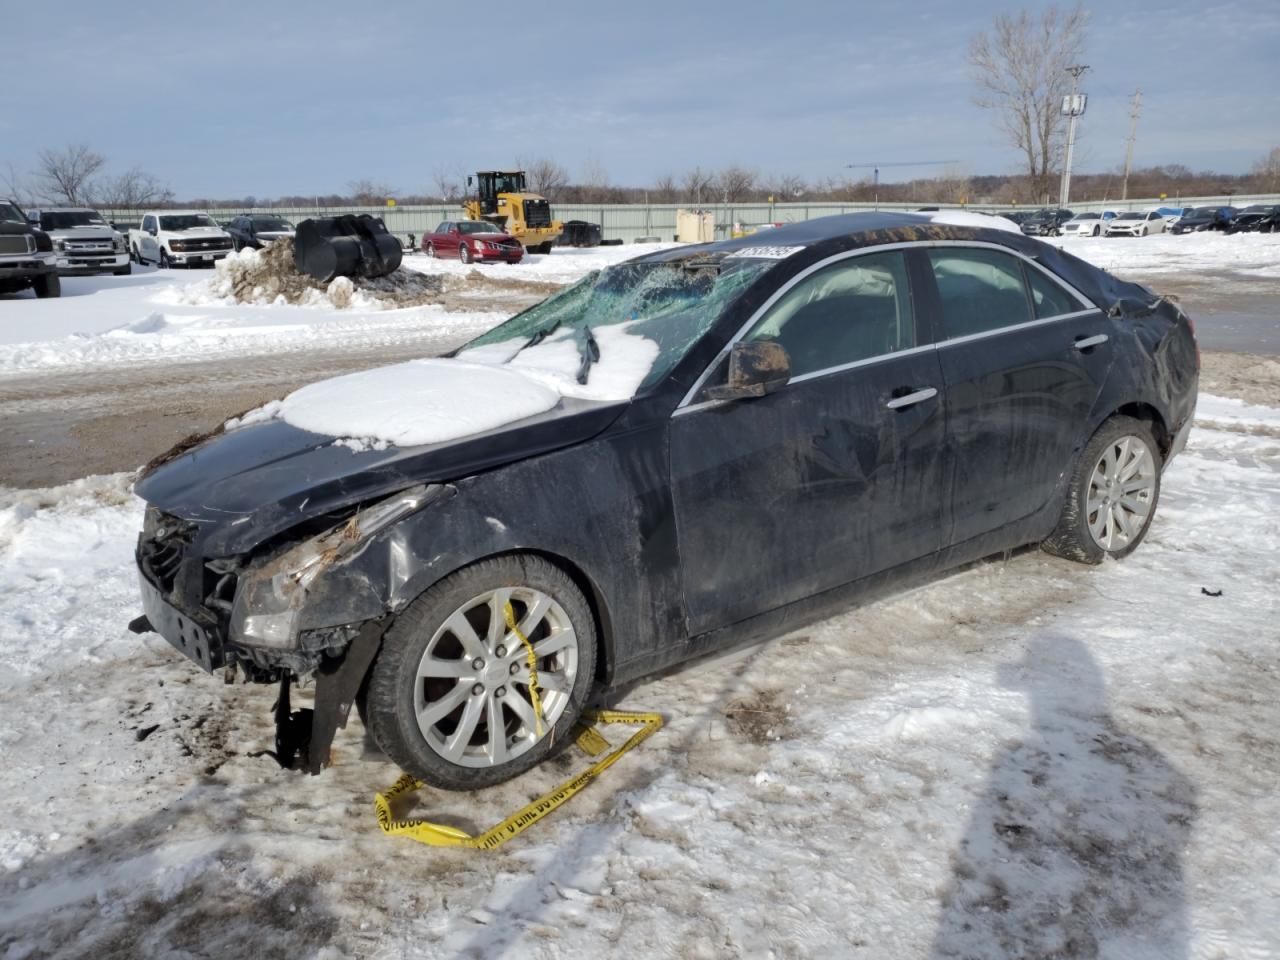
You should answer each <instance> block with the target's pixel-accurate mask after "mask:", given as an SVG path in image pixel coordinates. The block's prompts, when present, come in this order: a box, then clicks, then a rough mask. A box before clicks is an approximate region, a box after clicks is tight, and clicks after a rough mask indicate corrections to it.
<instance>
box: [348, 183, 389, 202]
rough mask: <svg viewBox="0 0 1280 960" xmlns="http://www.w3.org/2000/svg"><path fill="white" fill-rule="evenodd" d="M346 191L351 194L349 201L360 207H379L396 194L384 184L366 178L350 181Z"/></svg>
mask: <svg viewBox="0 0 1280 960" xmlns="http://www.w3.org/2000/svg"><path fill="white" fill-rule="evenodd" d="M347 189H348V190H349V191H350V192H351V199H352V200H354V201H355V202H356V203H357V204H359V205H360V206H362V207H374V206H381V205H382V204H384V203H386V202H387V198H388V197H391V196H393V195H394V194H395V192H396V191H395V188H394V187H391V186H389V185H388V184H386V183H385V182H383V181H381V180H370V179H368V178H363V179H360V180H352V181H350V182H349V183H348V184H347Z"/></svg>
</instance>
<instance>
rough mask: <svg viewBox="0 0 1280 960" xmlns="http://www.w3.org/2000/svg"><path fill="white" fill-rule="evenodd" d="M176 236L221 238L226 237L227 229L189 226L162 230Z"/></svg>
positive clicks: (208, 238)
mask: <svg viewBox="0 0 1280 960" xmlns="http://www.w3.org/2000/svg"><path fill="white" fill-rule="evenodd" d="M160 232H161V233H163V234H168V235H170V236H174V237H182V238H183V239H185V240H221V239H222V238H223V237H225V236H226V235H227V234H226V231H224V230H221V229H219V228H218V227H188V228H187V229H185V230H164V229H162V230H161V231H160Z"/></svg>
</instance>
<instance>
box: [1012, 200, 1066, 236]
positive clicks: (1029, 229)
mask: <svg viewBox="0 0 1280 960" xmlns="http://www.w3.org/2000/svg"><path fill="white" fill-rule="evenodd" d="M1074 216H1075V214H1074V213H1072V212H1071V211H1070V210H1054V209H1052V208H1047V207H1046V208H1045V209H1044V210H1037V211H1036V212H1035V213H1033V214H1031V216H1029V217H1027V218H1026V219H1025V220H1023V221H1022V222H1021V223H1020V224H1019V226H1021V227H1022V232H1023V233H1025V234H1026V235H1027V236H1029V237H1060V236H1062V225H1063V224H1064V223H1066V222H1067V221H1068V220H1070V219H1071V218H1072V217H1074Z"/></svg>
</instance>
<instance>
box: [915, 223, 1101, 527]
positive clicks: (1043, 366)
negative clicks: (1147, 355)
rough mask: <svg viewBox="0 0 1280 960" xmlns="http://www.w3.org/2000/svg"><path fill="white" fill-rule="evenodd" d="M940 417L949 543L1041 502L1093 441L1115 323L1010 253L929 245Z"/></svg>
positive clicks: (1023, 514)
mask: <svg viewBox="0 0 1280 960" xmlns="http://www.w3.org/2000/svg"><path fill="white" fill-rule="evenodd" d="M928 262H929V266H930V268H931V269H930V270H929V275H930V277H931V278H932V280H933V290H932V291H930V293H929V294H928V295H925V296H922V297H921V298H920V299H921V300H922V301H923V302H925V303H928V304H929V305H928V306H927V307H926V309H930V310H932V311H935V313H934V328H935V330H936V331H937V336H938V357H939V360H940V361H941V366H942V378H943V383H944V388H945V409H946V416H947V445H948V450H949V455H950V456H949V459H950V462H951V464H952V473H951V477H950V480H949V486H950V491H951V492H950V500H951V509H950V511H949V513H950V516H951V530H950V533H949V536H948V542H949V543H950V544H958V543H963V542H965V541H966V540H970V539H973V538H974V537H978V536H981V535H983V534H986V533H990V532H992V531H994V530H997V529H999V528H1000V527H1003V526H1005V525H1007V524H1010V523H1014V522H1017V521H1018V520H1021V519H1024V518H1026V517H1029V516H1030V515H1032V514H1033V513H1035V512H1036V511H1038V510H1040V509H1041V508H1042V507H1044V506H1045V505H1046V504H1047V503H1048V502H1049V501H1050V498H1052V497H1053V496H1054V495H1055V493H1056V491H1057V490H1059V489H1060V482H1061V480H1062V477H1063V476H1064V474H1065V472H1066V471H1068V470H1070V469H1071V468H1072V466H1073V465H1074V462H1075V456H1076V453H1077V451H1078V449H1079V448H1080V447H1081V446H1083V444H1084V442H1085V441H1086V440H1087V439H1088V438H1087V436H1085V430H1086V429H1087V424H1088V422H1089V418H1090V413H1091V411H1092V410H1093V407H1094V404H1095V402H1096V401H1097V399H1098V395H1099V393H1100V392H1101V390H1102V385H1103V382H1104V381H1105V379H1106V376H1107V372H1108V370H1109V369H1110V366H1111V363H1112V359H1113V356H1114V354H1113V351H1112V343H1111V342H1110V339H1109V337H1110V332H1111V321H1110V320H1109V319H1108V318H1107V316H1106V315H1105V314H1104V313H1103V311H1101V310H1099V309H1097V308H1096V307H1094V306H1093V305H1092V304H1090V303H1088V302H1087V301H1086V300H1085V298H1084V297H1083V295H1082V294H1080V293H1078V292H1077V291H1074V290H1071V289H1069V288H1068V287H1067V286H1066V285H1065V284H1063V283H1062V282H1061V281H1059V280H1057V279H1056V278H1054V277H1053V276H1052V275H1051V274H1050V273H1049V272H1048V271H1046V270H1044V269H1043V268H1041V267H1040V266H1038V265H1037V264H1034V263H1032V262H1030V261H1028V260H1023V259H1022V258H1020V257H1017V256H1015V255H1014V254H1012V253H1010V252H1009V251H1006V250H1003V249H999V248H995V247H991V246H983V245H978V244H973V245H963V246H962V245H939V246H935V247H931V248H930V249H929V251H928Z"/></svg>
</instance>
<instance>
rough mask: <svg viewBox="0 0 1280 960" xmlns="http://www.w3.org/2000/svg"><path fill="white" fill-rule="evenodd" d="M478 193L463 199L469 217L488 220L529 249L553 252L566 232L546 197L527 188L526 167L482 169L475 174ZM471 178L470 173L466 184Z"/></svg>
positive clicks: (538, 251) (537, 251)
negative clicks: (556, 218) (508, 169)
mask: <svg viewBox="0 0 1280 960" xmlns="http://www.w3.org/2000/svg"><path fill="white" fill-rule="evenodd" d="M475 180H476V181H477V182H476V197H475V199H467V200H465V201H463V204H462V209H463V210H465V211H466V214H467V219H468V220H486V221H488V222H489V223H492V224H494V225H495V226H498V227H501V228H502V229H503V231H504V232H506V233H509V234H510V235H511V236H513V237H515V238H516V239H517V240H519V241H520V244H521V246H523V247H524V248H525V249H526V250H528V251H529V252H530V253H550V252H551V247H552V245H553V244H554V243H555V242H556V241H557V240H558V239H560V234H561V233H563V232H564V224H563V223H561V222H560V221H559V220H552V219H551V204H550V203H548V202H547V199H546V198H545V197H540V196H538V194H536V193H529V192H528V191H527V190H526V189H525V179H524V171H523V170H515V171H504V170H481V171H480V172H479V173H477V174H476V176H475ZM471 185H472V178H471V177H467V186H468V187H470V186H471Z"/></svg>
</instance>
